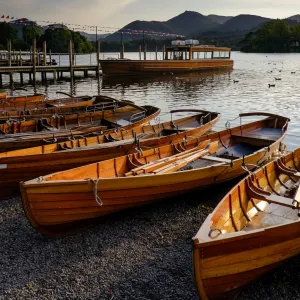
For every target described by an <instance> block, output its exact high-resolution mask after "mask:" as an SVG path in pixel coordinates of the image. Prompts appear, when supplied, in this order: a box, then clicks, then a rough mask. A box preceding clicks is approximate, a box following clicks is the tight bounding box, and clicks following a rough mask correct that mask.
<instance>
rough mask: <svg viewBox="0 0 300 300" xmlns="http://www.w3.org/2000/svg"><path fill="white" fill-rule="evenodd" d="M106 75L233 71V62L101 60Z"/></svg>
mask: <svg viewBox="0 0 300 300" xmlns="http://www.w3.org/2000/svg"><path fill="white" fill-rule="evenodd" d="M100 64H101V68H102V72H103V74H104V75H137V74H155V73H166V72H169V73H180V72H193V71H212V70H223V69H232V67H233V60H229V59H205V60H100Z"/></svg>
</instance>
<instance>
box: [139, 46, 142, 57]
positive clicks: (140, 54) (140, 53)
mask: <svg viewBox="0 0 300 300" xmlns="http://www.w3.org/2000/svg"><path fill="white" fill-rule="evenodd" d="M139 57H140V60H142V45H141V44H140V45H139Z"/></svg>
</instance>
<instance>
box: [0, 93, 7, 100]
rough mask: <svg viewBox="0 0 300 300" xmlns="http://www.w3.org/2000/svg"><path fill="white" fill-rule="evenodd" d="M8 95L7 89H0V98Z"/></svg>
mask: <svg viewBox="0 0 300 300" xmlns="http://www.w3.org/2000/svg"><path fill="white" fill-rule="evenodd" d="M7 95H8V92H7V91H0V100H1V99H5V98H6V97H7Z"/></svg>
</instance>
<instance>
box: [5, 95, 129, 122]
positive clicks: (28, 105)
mask: <svg viewBox="0 0 300 300" xmlns="http://www.w3.org/2000/svg"><path fill="white" fill-rule="evenodd" d="M59 103H63V104H64V106H59ZM19 104H20V103H17V105H16V104H11V105H10V106H9V107H10V108H11V110H10V109H7V107H6V108H5V107H4V106H3V107H4V109H6V110H3V111H1V110H0V121H1V120H2V121H3V120H4V121H7V120H11V119H12V118H13V119H14V120H19V119H21V120H25V119H26V120H28V119H36V118H41V117H43V118H47V117H51V116H53V115H66V114H75V113H76V114H78V113H83V112H91V111H98V110H110V109H114V110H115V109H117V108H118V107H124V106H126V105H134V103H133V102H132V101H119V100H117V99H114V98H111V97H108V96H102V95H98V96H93V97H90V96H82V97H76V98H74V97H73V98H65V99H58V100H50V101H45V102H25V103H21V104H22V105H23V104H24V105H23V106H19V107H20V110H18V108H17V106H18V105H19ZM9 107H8V108H9Z"/></svg>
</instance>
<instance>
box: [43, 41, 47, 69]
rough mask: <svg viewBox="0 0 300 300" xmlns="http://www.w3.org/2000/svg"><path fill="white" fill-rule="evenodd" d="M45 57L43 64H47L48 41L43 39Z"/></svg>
mask: <svg viewBox="0 0 300 300" xmlns="http://www.w3.org/2000/svg"><path fill="white" fill-rule="evenodd" d="M43 53H44V55H43V57H44V63H43V65H44V66H46V65H47V42H46V41H43Z"/></svg>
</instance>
